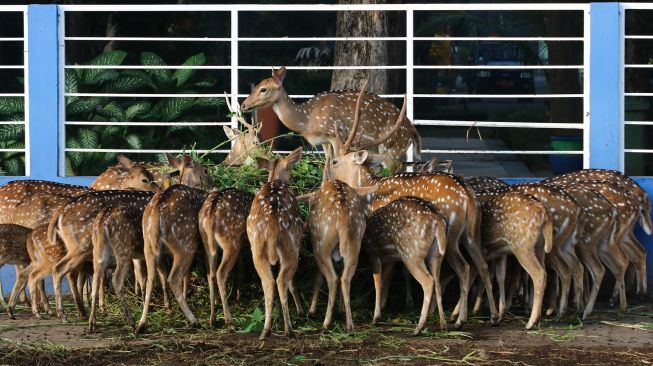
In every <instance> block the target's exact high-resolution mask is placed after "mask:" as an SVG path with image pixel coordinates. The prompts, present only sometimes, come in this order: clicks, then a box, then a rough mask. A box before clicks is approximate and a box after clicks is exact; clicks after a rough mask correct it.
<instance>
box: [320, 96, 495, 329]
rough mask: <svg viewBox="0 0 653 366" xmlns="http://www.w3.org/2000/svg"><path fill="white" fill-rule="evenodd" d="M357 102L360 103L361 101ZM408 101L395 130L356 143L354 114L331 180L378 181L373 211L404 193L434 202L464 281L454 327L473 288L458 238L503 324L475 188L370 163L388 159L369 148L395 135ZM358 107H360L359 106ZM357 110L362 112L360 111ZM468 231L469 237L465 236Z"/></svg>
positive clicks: (354, 183) (442, 176)
mask: <svg viewBox="0 0 653 366" xmlns="http://www.w3.org/2000/svg"><path fill="white" fill-rule="evenodd" d="M357 104H358V103H357ZM405 108H406V100H405V99H404V106H403V107H402V111H401V112H400V113H399V118H397V120H396V121H395V125H394V126H393V127H392V129H391V130H389V131H386V134H385V135H384V136H381V137H379V138H378V139H376V140H374V141H372V142H369V143H365V144H359V145H357V146H353V147H352V145H351V144H352V142H353V140H354V135H355V134H356V131H357V128H358V126H357V121H358V118H357V117H356V116H355V117H354V124H353V126H352V129H351V131H352V133H350V135H349V136H348V138H347V140H346V141H345V143H344V144H342V147H341V148H340V149H339V150H338V156H337V157H336V158H334V159H332V160H331V161H330V162H329V164H328V175H329V177H330V178H332V179H333V178H336V179H340V180H342V181H343V182H345V183H347V184H348V185H350V186H352V187H363V186H374V185H379V190H378V191H377V192H376V195H375V198H374V200H373V201H372V202H371V204H370V208H371V210H372V212H374V211H376V210H377V209H379V208H381V207H383V206H385V205H387V204H389V203H390V202H392V201H394V200H397V199H399V198H401V197H404V196H415V197H418V198H421V199H424V200H426V201H429V202H431V203H432V204H434V205H435V206H436V207H437V208H438V209H439V210H440V211H441V212H442V215H443V216H444V217H445V219H446V220H447V251H446V254H445V257H446V260H447V262H448V263H449V264H450V265H451V267H452V268H453V269H454V271H455V272H456V274H457V275H458V278H459V281H460V312H459V313H458V319H457V320H456V324H455V327H456V328H460V327H462V325H463V323H464V322H466V321H467V300H468V299H467V297H468V291H469V264H468V263H467V261H466V260H465V258H464V257H463V256H462V254H461V253H460V249H459V246H458V242H459V241H460V239H461V238H462V239H463V243H464V245H465V247H466V249H467V252H468V253H469V255H470V256H471V258H472V260H473V261H474V264H475V265H476V267H477V268H478V270H479V273H480V275H481V278H482V279H483V283H484V284H485V286H486V289H487V292H488V294H489V297H490V302H489V305H490V313H491V323H492V324H493V325H494V324H498V323H497V320H498V314H497V310H496V305H495V304H494V298H493V295H492V283H491V281H490V274H489V270H488V266H487V263H486V262H485V259H484V258H483V253H482V251H481V246H480V237H479V236H480V224H481V222H480V207H479V205H478V203H477V201H476V198H475V195H474V192H473V191H472V190H471V188H470V187H469V186H468V185H467V184H466V183H465V182H464V181H463V180H462V179H461V178H460V177H458V176H455V175H453V174H447V173H401V174H396V175H393V176H390V177H385V178H381V177H377V176H375V175H374V173H373V171H372V168H371V165H372V164H374V163H380V162H381V161H383V160H384V157H383V156H380V155H377V154H370V153H368V152H367V151H366V148H367V147H369V146H375V145H379V144H381V143H383V141H384V140H386V139H388V138H390V136H392V135H393V134H394V133H395V132H396V131H397V129H398V128H399V126H401V123H402V121H403V114H404V113H405ZM356 111H358V108H356ZM356 114H358V113H356ZM463 233H465V235H463Z"/></svg>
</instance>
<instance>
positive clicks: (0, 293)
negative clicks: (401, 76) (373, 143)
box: [0, 166, 326, 307]
mask: <svg viewBox="0 0 653 366" xmlns="http://www.w3.org/2000/svg"><path fill="white" fill-rule="evenodd" d="M324 169H326V166H325V167H324ZM1 269H2V266H0V270H1ZM0 304H2V306H5V307H6V306H7V302H6V301H5V291H4V289H3V288H2V281H0Z"/></svg>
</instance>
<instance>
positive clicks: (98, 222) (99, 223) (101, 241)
mask: <svg viewBox="0 0 653 366" xmlns="http://www.w3.org/2000/svg"><path fill="white" fill-rule="evenodd" d="M111 211H112V207H104V208H103V209H101V210H100V212H98V214H97V216H95V220H93V226H92V229H91V242H92V243H93V252H95V250H96V249H100V248H104V247H105V246H106V245H107V243H108V241H109V238H108V235H109V232H108V230H109V229H108V227H109V226H110V225H111V224H110V222H109V220H111ZM93 255H94V256H95V253H93Z"/></svg>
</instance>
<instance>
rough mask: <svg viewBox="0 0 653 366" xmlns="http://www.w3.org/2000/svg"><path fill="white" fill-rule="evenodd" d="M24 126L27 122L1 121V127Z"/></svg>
mask: <svg viewBox="0 0 653 366" xmlns="http://www.w3.org/2000/svg"><path fill="white" fill-rule="evenodd" d="M0 96H1V95H0ZM24 124H25V121H0V125H24Z"/></svg>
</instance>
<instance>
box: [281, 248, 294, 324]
mask: <svg viewBox="0 0 653 366" xmlns="http://www.w3.org/2000/svg"><path fill="white" fill-rule="evenodd" d="M280 262H281V263H280V269H279V274H278V275H277V291H278V292H279V301H280V302H281V312H282V313H283V334H284V335H285V336H286V337H293V336H294V333H293V330H292V322H291V320H290V312H289V310H288V286H289V284H290V283H291V281H292V278H293V275H294V274H295V271H296V270H297V259H294V258H289V260H287V259H286V258H284V257H283V256H282V257H281V258H280Z"/></svg>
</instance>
